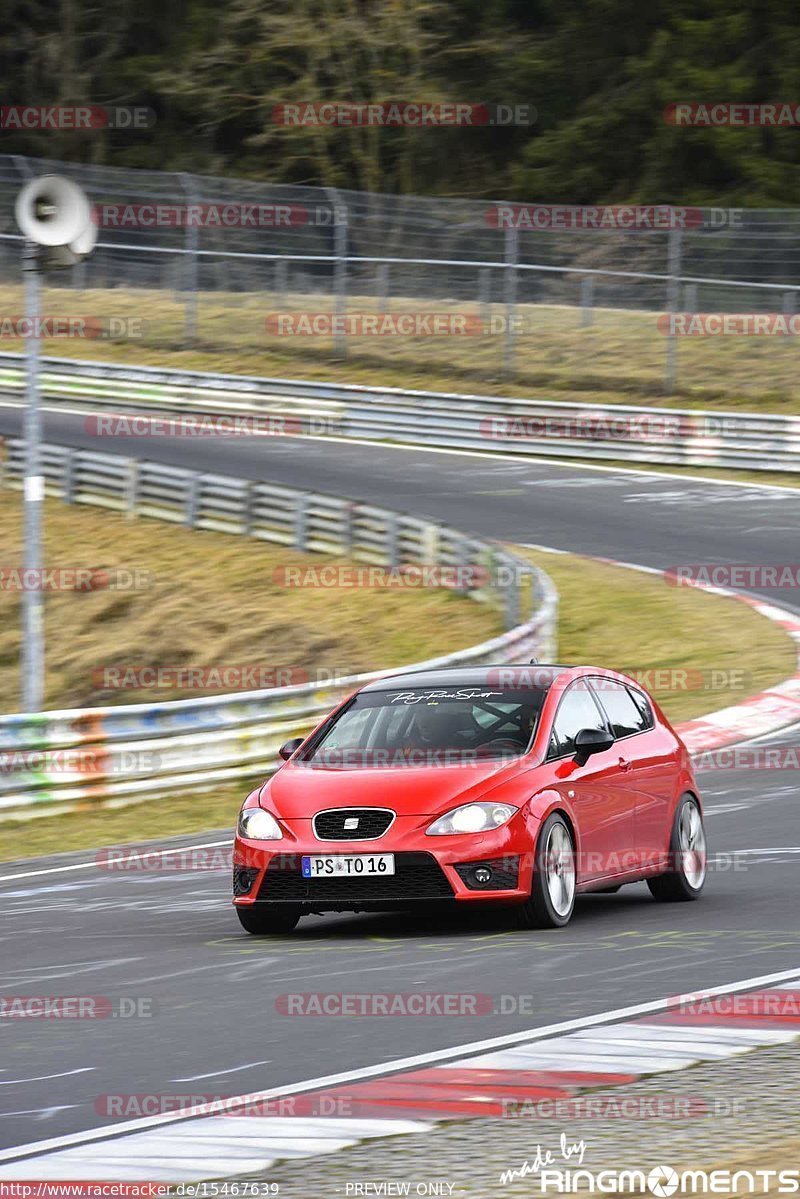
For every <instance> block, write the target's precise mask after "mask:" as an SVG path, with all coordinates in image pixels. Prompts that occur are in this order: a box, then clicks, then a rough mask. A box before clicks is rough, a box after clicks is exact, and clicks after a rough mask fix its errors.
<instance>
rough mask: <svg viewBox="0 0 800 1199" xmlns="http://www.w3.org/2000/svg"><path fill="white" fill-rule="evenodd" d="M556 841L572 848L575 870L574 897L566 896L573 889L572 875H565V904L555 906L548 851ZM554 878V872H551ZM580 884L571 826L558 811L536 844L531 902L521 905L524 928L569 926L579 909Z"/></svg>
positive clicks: (572, 862)
mask: <svg viewBox="0 0 800 1199" xmlns="http://www.w3.org/2000/svg"><path fill="white" fill-rule="evenodd" d="M554 837H555V838H556V839H557V840H558V841H559V843H560V844H561V845H563V846H568V854H569V858H570V860H571V868H572V885H571V895H569V897H568V898H567V897H566V892H567V891H569V890H570V888H569V886H568V885H567V883H568V875H565V874H564V873H563V872H562V874H561V877H565V879H566V882H565V886H564V892H565V894H564V897H563V898H564V902H563V903H562V904H559V905H558V906H557V905H556V904H554V902H553V897H552V894H551V891H550V888H549V887H548V883H547V879H548V874H549V873H550V872H549V871H548V856H549V854H548V850H549V849H550V847H551V845H552V840H553V838H554ZM550 877H552V873H550ZM576 881H577V878H576V874H575V842H574V840H573V837H572V833H571V832H570V829H569V825H568V824H567V822H566V821H565V820H564V817H563V816H561V815H560V814H559V813H558V812H553V813H552V815H550V816H548V817H547V820H545V822H544V824H543V825H542V827H541V829H540V830H539V836H538V839H537V841H536V852H535V857H534V868H533V880H532V882H531V894H530V899H526V901H525V903H523V904H522V905H521V906H520V909H519V916H520V920H521V923H522V925H523V927H524V928H563V927H564V925H565V924H569V922H570V920H571V918H572V913H573V911H574V909H575V883H576Z"/></svg>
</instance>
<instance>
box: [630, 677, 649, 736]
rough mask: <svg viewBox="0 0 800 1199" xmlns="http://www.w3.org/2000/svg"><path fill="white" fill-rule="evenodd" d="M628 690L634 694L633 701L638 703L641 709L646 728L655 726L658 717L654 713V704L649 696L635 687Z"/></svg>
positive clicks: (637, 705)
mask: <svg viewBox="0 0 800 1199" xmlns="http://www.w3.org/2000/svg"><path fill="white" fill-rule="evenodd" d="M628 691H629V692H630V694H631V695H632V696H633V702H634V703H635V704H636V707H637V708H638V709H639V711H640V712H641V714H642V717H643V718H644V727H645V728H646V729H652V728H655V724H656V719H655V716H654V715H653V708H652V705H651V703H650V701H649V700H648V698H647V696H646V695H642V693H641V691H636V690H634V688H633V687H629V688H628Z"/></svg>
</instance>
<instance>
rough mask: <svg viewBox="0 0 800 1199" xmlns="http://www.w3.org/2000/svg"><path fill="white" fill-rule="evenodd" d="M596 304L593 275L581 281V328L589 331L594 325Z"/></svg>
mask: <svg viewBox="0 0 800 1199" xmlns="http://www.w3.org/2000/svg"><path fill="white" fill-rule="evenodd" d="M593 303H594V279H593V278H592V276H591V275H589V276H587V277H586V278H584V279H581V328H582V329H588V328H590V326H591V324H592V316H593V309H592V305H593Z"/></svg>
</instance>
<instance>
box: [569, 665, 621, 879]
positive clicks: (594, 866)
mask: <svg viewBox="0 0 800 1199" xmlns="http://www.w3.org/2000/svg"><path fill="white" fill-rule="evenodd" d="M606 727H607V724H606V719H605V715H604V713H603V711H602V709H601V708H600V706H599V704H598V702H597V699H596V697H595V695H594V694H593V693H592V691H591V688H590V686H589V684H588V681H587V680H586V679H585V678H581V679H577V680H576V681H575V682H574V683H572V684H571V685H570V686H569V687H568V688H567V690H566V691H565V692H564V695H563V696H562V697H561V702H560V703H559V705H558V709H557V711H556V714H555V717H554V719H553V727H552V731H551V736H550V744H549V747H548V752H547V758H548V761H550V762H552V764H553V766H554V773H555V788H556V790H557V791H558V792H559V793H560V794H562V795H563V796H564V799H565V800H566V801H567V802H568V803H569V805H570V806H571V807H572V809H573V810H574V811H575V813H576V816H577V820H578V832H579V838H580V853H579V860H578V880H579V882H581V883H585V882H594V881H597V880H599V879H602V878H613V877H615V876H617V875H619V874H624V873H625V872H626V871H627V870H629V869H630V868H631V855H632V854H633V853H634V810H635V797H634V794H633V792H632V790H631V788H630V786H629V785H628V779H627V772H626V771H625V770H623V769H622V768H621V766H620V753H619V750H618V749H617V746H616V744H614V745H612V746H611V748H610V749H607V750H602V751H601V752H600V753H596V754H592V756H591V757H590V758H588V759H587V761H586V762H585V763H584V764H583V765H579V764H578V763H577V762H576V761H575V738H576V737H577V735H578V733H579V732H581V730H582V729H599V730H602V729H605V728H606Z"/></svg>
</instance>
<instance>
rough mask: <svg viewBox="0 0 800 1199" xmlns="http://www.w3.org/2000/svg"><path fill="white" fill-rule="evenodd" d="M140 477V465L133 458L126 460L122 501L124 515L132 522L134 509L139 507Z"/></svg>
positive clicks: (134, 513)
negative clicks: (126, 467) (126, 466)
mask: <svg viewBox="0 0 800 1199" xmlns="http://www.w3.org/2000/svg"><path fill="white" fill-rule="evenodd" d="M140 476H141V463H139V462H138V461H137V460H136V459H135V458H129V459H128V469H127V471H126V473H125V478H124V480H123V500H124V504H125V514H126V516H127V517H128V518H129V519H130V520H133V518H134V516H135V515H136V509H137V508H138V506H139V482H140Z"/></svg>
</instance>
